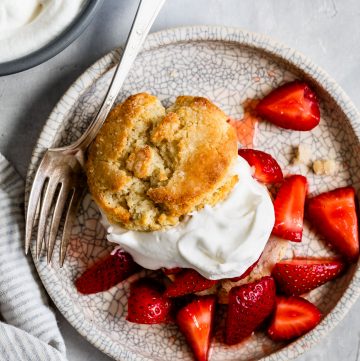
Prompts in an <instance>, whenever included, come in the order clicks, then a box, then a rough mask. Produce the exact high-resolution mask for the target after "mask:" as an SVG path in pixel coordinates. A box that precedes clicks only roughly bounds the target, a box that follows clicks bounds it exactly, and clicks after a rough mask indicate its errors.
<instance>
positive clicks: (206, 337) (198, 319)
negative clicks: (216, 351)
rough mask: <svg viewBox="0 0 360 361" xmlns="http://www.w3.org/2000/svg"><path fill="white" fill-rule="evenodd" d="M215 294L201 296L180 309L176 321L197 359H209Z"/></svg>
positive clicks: (200, 360)
mask: <svg viewBox="0 0 360 361" xmlns="http://www.w3.org/2000/svg"><path fill="white" fill-rule="evenodd" d="M215 305H216V297H215V296H201V297H197V298H195V300H193V301H192V302H190V303H189V304H187V305H186V306H184V307H183V308H181V309H180V311H179V312H178V313H177V316H176V322H177V324H178V326H179V328H180V330H181V332H182V333H183V334H184V335H185V337H186V340H187V342H188V344H189V345H190V347H191V349H192V350H193V352H194V355H195V359H196V360H197V361H207V360H208V356H209V346H210V337H211V333H212V329H213V323H214V312H215Z"/></svg>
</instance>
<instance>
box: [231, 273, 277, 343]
mask: <svg viewBox="0 0 360 361" xmlns="http://www.w3.org/2000/svg"><path fill="white" fill-rule="evenodd" d="M274 306H275V282H274V280H273V278H272V277H263V278H261V279H260V280H259V281H256V282H252V283H248V284H245V285H242V286H238V287H233V288H232V289H231V290H230V293H229V305H228V315H227V319H226V334H225V342H226V343H227V344H228V345H234V344H236V343H239V342H240V341H242V340H243V339H244V338H246V337H248V336H250V335H251V333H252V332H253V331H254V330H255V329H256V328H257V327H258V326H259V325H260V324H261V323H262V322H263V321H264V320H265V319H266V318H267V317H268V316H269V315H270V313H271V312H272V310H273V309H274Z"/></svg>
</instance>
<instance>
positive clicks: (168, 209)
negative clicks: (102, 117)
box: [87, 93, 237, 231]
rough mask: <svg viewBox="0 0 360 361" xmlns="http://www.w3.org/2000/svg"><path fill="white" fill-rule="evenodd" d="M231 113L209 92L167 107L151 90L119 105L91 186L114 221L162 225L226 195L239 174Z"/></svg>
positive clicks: (145, 227) (91, 164)
mask: <svg viewBox="0 0 360 361" xmlns="http://www.w3.org/2000/svg"><path fill="white" fill-rule="evenodd" d="M227 118H228V117H227V116H226V115H225V114H224V113H223V112H222V111H221V110H220V109H219V108H218V107H216V106H215V105H214V104H213V103H211V102H210V101H209V100H207V99H205V98H201V97H192V96H180V97H178V98H177V99H176V102H175V104H174V105H173V106H172V107H170V108H169V109H168V110H167V111H166V110H165V108H164V107H163V106H162V105H161V103H160V101H159V100H158V99H157V98H156V97H154V96H152V95H150V94H147V93H140V94H136V95H133V96H130V97H129V98H127V99H126V100H125V101H124V102H123V103H122V104H119V105H117V106H116V107H115V108H114V109H113V110H112V111H111V113H110V114H109V116H108V118H107V120H106V121H105V123H104V125H103V127H102V128H101V130H100V132H99V134H98V136H97V137H96V139H95V141H94V142H93V144H92V145H91V147H90V149H89V152H88V160H87V177H88V184H89V188H90V192H91V194H92V195H93V197H94V199H95V201H96V203H97V204H98V205H99V207H100V208H101V209H102V211H103V212H104V213H105V215H106V216H107V217H108V219H109V221H110V222H112V223H117V224H119V225H120V226H122V227H124V228H127V229H133V230H139V231H154V230H159V229H162V228H165V227H167V226H172V225H175V224H177V223H178V222H179V221H180V220H181V219H182V217H183V216H184V215H186V214H188V213H190V212H192V211H195V210H199V209H201V208H203V207H204V205H206V204H209V205H215V204H216V203H217V202H219V201H221V200H223V199H224V198H226V196H227V195H228V193H229V192H230V191H231V189H232V188H233V186H234V185H235V184H236V182H237V176H234V175H232V174H231V168H232V165H233V162H234V161H235V159H236V158H237V141H236V135H235V132H234V130H233V128H232V127H231V126H229V125H228V123H227Z"/></svg>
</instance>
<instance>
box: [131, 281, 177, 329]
mask: <svg viewBox="0 0 360 361" xmlns="http://www.w3.org/2000/svg"><path fill="white" fill-rule="evenodd" d="M163 291H164V287H163V285H162V284H160V283H158V282H156V281H155V280H153V279H150V278H142V279H140V280H138V281H137V282H134V283H132V284H131V286H130V296H129V299H128V316H127V318H126V319H127V320H128V321H130V322H134V323H142V324H153V323H162V322H166V321H168V319H169V313H170V310H171V301H170V300H169V299H168V298H167V297H165V296H164V295H163Z"/></svg>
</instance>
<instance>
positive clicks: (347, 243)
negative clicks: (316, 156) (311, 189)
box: [306, 187, 359, 261]
mask: <svg viewBox="0 0 360 361" xmlns="http://www.w3.org/2000/svg"><path fill="white" fill-rule="evenodd" d="M306 215H307V218H308V219H309V221H310V222H311V223H312V224H313V225H314V227H315V228H316V229H317V230H318V231H319V232H320V233H321V234H322V235H323V236H324V237H325V239H326V240H327V241H328V242H329V243H330V244H331V245H332V246H333V247H334V248H335V249H336V250H337V251H338V252H340V253H341V254H343V255H344V256H346V257H347V258H348V259H349V260H350V261H356V260H357V258H358V257H359V230H358V218H357V215H356V200H355V190H354V188H353V187H344V188H337V189H335V190H333V191H330V192H326V193H322V194H320V195H318V196H316V197H313V198H310V199H309V200H308V202H307V212H306Z"/></svg>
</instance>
